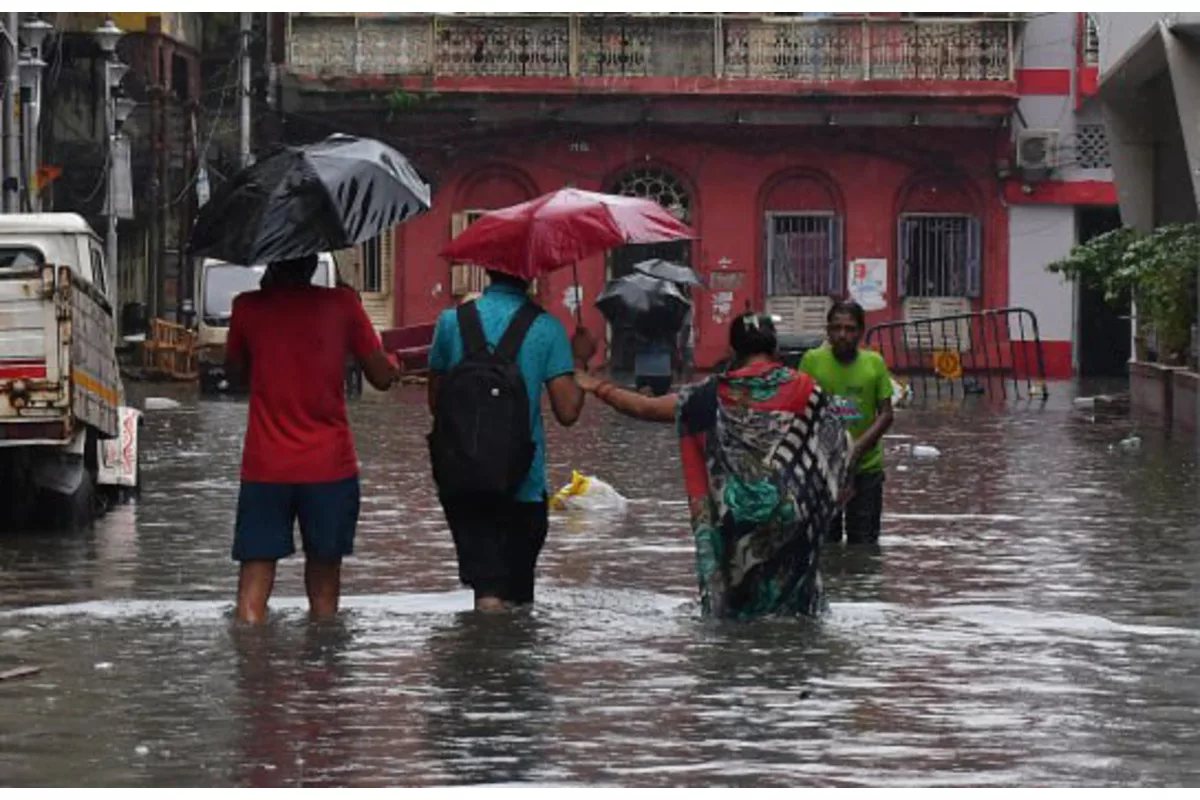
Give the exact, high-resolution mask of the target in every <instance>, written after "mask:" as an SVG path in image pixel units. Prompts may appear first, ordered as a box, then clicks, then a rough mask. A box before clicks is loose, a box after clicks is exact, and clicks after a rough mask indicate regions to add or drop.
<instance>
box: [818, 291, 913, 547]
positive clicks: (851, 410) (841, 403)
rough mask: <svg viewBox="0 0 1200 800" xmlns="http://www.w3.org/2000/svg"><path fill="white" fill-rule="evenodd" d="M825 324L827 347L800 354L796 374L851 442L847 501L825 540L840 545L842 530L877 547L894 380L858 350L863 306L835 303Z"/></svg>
mask: <svg viewBox="0 0 1200 800" xmlns="http://www.w3.org/2000/svg"><path fill="white" fill-rule="evenodd" d="M827 323H828V324H827V327H826V336H827V337H828V341H827V342H826V343H825V344H823V345H822V346H821V347H819V348H817V349H815V350H809V351H808V352H807V353H805V354H804V358H803V359H802V360H801V361H800V371H801V372H805V373H807V374H808V375H810V376H812V378H813V380H815V381H816V382H817V384H818V385H819V386H820V387H821V389H822V390H823V391H825V392H826V393H828V394H829V395H830V398H831V400H832V402H833V408H834V413H835V414H836V415H837V416H838V417H840V418H841V420H842V423H843V424H844V425H845V426H846V430H848V431H849V432H850V436H851V437H852V438H853V439H854V449H853V450H852V451H851V453H850V463H851V465H852V466H851V470H852V473H853V476H854V477H853V479H852V481H851V483H850V484H849V486H848V487H847V492H846V493H847V495H848V497H849V499H848V501H847V502H846V506H845V510H844V512H843V514H842V515H839V516H838V517H837V518H835V519H834V521H833V524H832V525H831V526H830V529H829V538H830V539H831V540H833V541H841V539H842V531H843V527H844V529H845V535H846V540H847V541H849V542H875V541H878V539H879V528H880V518H881V517H882V515H883V434H884V433H886V432H887V429H888V428H890V427H891V426H892V419H893V414H892V378H891V376H890V375H889V374H888V368H887V364H886V363H885V362H884V360H883V356H881V355H879V353H876V352H875V351H873V350H860V349H859V347H858V345H859V342H860V341H861V340H862V336H863V333H864V329H865V327H866V325H865V315H864V313H863V309H862V306H860V305H859V304H858V303H855V302H854V301H852V300H847V301H841V302H837V303H834V305H833V307H832V308H831V309H829V316H828V318H827ZM843 516H844V518H845V521H844V526H843Z"/></svg>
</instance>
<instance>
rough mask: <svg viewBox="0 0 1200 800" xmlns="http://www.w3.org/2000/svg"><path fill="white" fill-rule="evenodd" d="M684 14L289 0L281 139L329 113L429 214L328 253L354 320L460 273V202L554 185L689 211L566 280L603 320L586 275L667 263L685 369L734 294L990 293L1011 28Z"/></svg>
mask: <svg viewBox="0 0 1200 800" xmlns="http://www.w3.org/2000/svg"><path fill="white" fill-rule="evenodd" d="M688 17H691V18H694V19H687V20H684V21H680V20H679V19H678V15H664V16H662V17H656V18H655V17H650V18H638V19H636V20H635V19H629V20H622V18H620V17H614V16H613V15H605V17H604V18H603V19H602V20H601V21H599V22H597V21H596V20H594V19H591V18H590V17H585V16H576V15H559V16H557V17H538V18H528V17H525V18H511V17H508V16H507V15H489V16H487V18H469V19H464V18H461V16H459V15H456V16H455V17H454V18H452V19H446V18H438V17H434V16H431V15H358V16H353V15H336V16H334V17H330V16H325V17H313V16H311V15H292V19H291V20H290V23H289V46H288V62H287V64H286V69H285V80H284V83H285V93H284V107H285V110H288V111H289V114H290V115H291V116H290V117H289V127H290V130H291V133H292V135H294V136H296V137H297V138H305V137H307V138H311V137H312V136H313V135H314V134H318V133H325V132H328V130H325V131H322V130H320V123H321V122H324V124H325V125H326V126H327V127H328V126H329V125H330V121H331V120H337V122H338V124H340V126H341V128H342V129H349V130H351V131H352V132H359V133H364V134H367V135H376V136H379V137H380V138H383V139H385V140H389V141H392V142H394V143H396V144H397V146H398V147H400V149H402V150H403V151H405V152H406V153H407V154H408V155H409V156H410V157H411V158H413V159H414V161H416V163H417V164H418V166H419V167H420V168H421V169H422V171H423V172H425V173H426V174H427V175H428V176H429V177H430V178H431V180H432V182H433V183H434V187H435V197H434V207H433V209H432V210H431V211H430V212H429V213H427V214H426V215H424V216H422V217H420V218H418V219H415V220H413V221H411V222H409V223H407V224H405V225H403V226H401V227H400V228H398V229H396V231H395V232H394V233H393V235H392V236H391V237H388V240H387V241H384V242H382V243H378V244H375V243H373V244H371V245H369V246H367V247H366V248H363V249H361V250H360V252H358V253H355V254H351V256H350V257H349V258H348V259H346V261H345V263H347V264H349V267H348V269H349V270H350V271H351V272H354V273H356V274H358V275H359V277H360V279H361V278H362V277H363V276H364V275H365V277H366V280H367V282H368V283H371V282H374V284H373V285H370V286H366V287H365V288H366V289H367V291H366V296H367V297H368V302H371V298H372V296H373V295H374V296H375V299H374V301H375V302H376V304H377V305H376V306H375V310H376V321H377V323H378V324H380V325H413V324H419V323H424V322H428V321H431V320H432V319H434V318H435V317H436V315H437V314H438V313H439V312H440V311H442V310H443V309H445V308H447V307H448V306H450V305H451V304H453V303H454V302H455V301H456V299H457V297H458V296H460V295H461V294H463V293H465V292H467V291H469V290H471V289H474V288H477V285H478V277H477V275H475V274H473V272H472V270H471V269H470V268H469V267H466V266H464V265H452V264H449V263H447V262H446V261H445V260H444V259H442V258H440V257H439V255H438V253H439V251H440V250H441V249H442V248H443V247H444V246H445V244H446V243H447V242H448V241H449V240H450V238H451V237H452V236H454V235H456V234H457V233H458V232H460V231H461V230H462V229H463V227H464V226H465V225H466V224H469V221H470V220H471V219H472V217H473V215H475V214H478V213H480V212H482V211H486V210H488V209H491V208H497V207H501V206H505V205H511V204H513V203H518V202H521V201H523V200H527V199H530V198H532V197H535V196H537V195H538V194H541V193H544V192H548V191H552V190H554V189H557V188H560V187H563V186H568V185H570V186H576V187H578V188H583V189H591V190H598V191H606V192H620V193H629V194H639V195H644V196H650V197H652V198H653V199H655V200H658V201H659V202H660V203H661V204H662V205H664V206H665V207H667V208H668V209H670V210H672V211H673V212H674V213H676V214H677V215H679V216H680V217H682V218H684V219H686V220H687V221H688V222H689V223H690V224H692V225H693V226H694V227H695V229H696V231H697V233H698V234H699V237H700V239H699V241H698V242H696V243H694V244H692V245H690V246H686V245H685V246H668V247H665V248H658V249H657V250H650V249H638V248H625V249H624V250H623V251H616V252H614V253H610V254H609V255H607V256H600V257H596V258H593V259H590V260H589V261H587V262H586V263H581V264H580V265H579V270H578V274H579V279H580V284H581V289H582V305H583V319H584V323H585V324H587V325H588V326H589V327H591V328H592V329H593V330H597V331H602V330H605V325H604V322H603V320H602V319H601V317H600V315H599V314H598V312H596V310H595V309H594V308H593V306H592V301H594V299H595V297H596V295H597V294H598V293H599V291H600V290H601V289H602V287H603V286H604V284H605V282H606V280H608V279H609V278H611V277H613V276H614V275H616V274H620V273H622V272H623V271H624V270H626V269H628V268H629V266H630V265H631V264H632V263H633V262H634V261H636V260H638V259H640V258H642V257H647V256H650V255H656V256H666V257H670V258H673V259H676V260H680V261H685V262H687V263H690V264H691V265H692V266H693V267H694V268H695V269H697V270H698V271H699V272H700V273H701V274H702V275H703V277H704V278H705V280H706V282H707V283H708V286H709V288H708V290H705V291H701V292H699V293H698V294H697V296H696V328H697V342H696V361H697V364H698V366H700V367H707V366H710V365H712V364H714V363H716V362H717V361H719V360H720V359H721V358H723V357H724V355H725V353H726V342H727V324H728V321H729V319H730V318H731V317H732V316H734V315H736V314H737V313H740V312H741V311H742V310H744V309H749V308H771V309H772V310H773V311H774V312H775V313H779V314H780V315H781V316H782V317H784V323H783V324H784V326H785V327H786V328H788V329H791V330H795V331H796V332H801V331H811V330H818V331H819V330H820V328H821V327H822V325H823V318H824V309H825V307H827V304H828V302H830V300H831V298H835V297H841V296H845V295H846V293H847V290H848V285H847V282H848V280H849V278H850V272H849V270H848V265H851V264H853V263H855V262H860V261H862V260H867V261H869V262H871V263H872V264H873V265H874V267H875V268H876V269H878V270H880V271H881V272H880V274H881V275H883V276H885V284H886V285H885V287H884V299H885V303H886V307H885V308H882V309H880V310H877V311H873V312H872V313H871V314H870V316H869V323H870V324H874V323H877V322H883V321H889V320H894V319H903V318H905V317H910V318H911V317H919V316H922V315H930V314H936V313H938V311H939V309H940V310H941V311H942V312H943V313H952V312H956V311H959V310H969V309H983V308H997V307H1003V306H1006V305H1007V304H1008V302H1009V287H1010V283H1009V274H1008V261H1009V244H1010V237H1009V230H1008V212H1007V205H1006V202H1005V189H1004V181H1005V178H1006V177H1007V174H1006V172H1005V170H1004V165H1005V163H1006V159H1008V158H1009V153H1010V152H1011V138H1012V137H1011V132H1010V131H1009V130H1008V125H1009V120H1010V117H1011V115H1012V113H1013V110H1014V108H1015V106H1016V103H1017V100H1018V96H1019V95H1018V89H1017V75H1016V70H1015V69H1014V65H1013V57H1012V53H1013V48H1014V46H1015V45H1014V39H1015V36H1016V35H1017V33H1018V31H1019V25H1018V23H1017V22H1015V21H1013V20H1007V19H999V20H998V19H978V18H968V17H964V18H963V19H961V20H957V21H952V22H946V21H944V20H943V21H940V22H938V23H936V24H934V23H927V22H923V21H920V20H916V19H897V18H896V17H895V15H888V16H886V17H883V18H880V17H843V16H840V15H839V17H838V18H836V19H834V20H829V19H815V20H814V19H807V18H795V17H789V18H785V19H782V20H766V21H764V18H762V17H758V16H755V17H748V16H747V17H742V16H740V15H707V16H705V15H688ZM597 26H599V28H597ZM339 37H340V38H339ZM339 41H340V42H342V43H343V44H344V45H345V46H346V48H347V49H346V50H345V51H344V52H343V51H342V50H341V49H340V48H335V47H334V44H335V43H337V42H339ZM345 53H348V54H349V55H345ZM381 97H382V98H384V100H383V101H381V100H380V98H381ZM381 107H385V108H386V109H387V110H386V111H383V110H381ZM572 286H573V277H572V272H571V270H570V269H567V270H563V271H560V272H559V273H556V274H554V275H552V276H550V277H549V278H548V279H547V280H544V281H541V282H539V285H538V293H539V297H540V299H541V302H542V303H543V305H544V306H545V307H546V308H547V309H550V310H551V311H553V312H554V313H556V314H557V315H559V316H560V317H561V318H562V319H563V320H564V322H568V323H569V322H570V320H572V319H573V316H574V315H573V313H572V311H573V303H574V301H575V299H576V296H575V293H574V292H573V290H572ZM372 289H378V291H375V292H373V291H371V290H372ZM609 333H610V336H609V338H610V341H611V342H612V343H613V347H614V350H618V351H619V350H620V349H621V347H622V345H621V339H620V335H619V332H612V331H610V332H609ZM611 355H612V358H613V360H614V363H618V364H619V363H620V362H623V361H626V360H627V359H628V354H627V353H624V354H623V353H621V352H614V353H612V354H611Z"/></svg>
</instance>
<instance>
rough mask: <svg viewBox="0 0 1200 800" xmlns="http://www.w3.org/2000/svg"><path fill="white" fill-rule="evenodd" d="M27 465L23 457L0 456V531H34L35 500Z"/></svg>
mask: <svg viewBox="0 0 1200 800" xmlns="http://www.w3.org/2000/svg"><path fill="white" fill-rule="evenodd" d="M30 473H31V468H30V462H29V459H28V458H27V457H26V454H25V453H20V452H15V451H14V452H10V453H3V454H0V507H2V508H4V514H3V515H0V531H3V532H6V533H18V532H22V531H28V530H30V529H31V528H33V526H34V523H35V522H36V521H37V509H38V498H37V491H36V489H35V487H34V485H33V482H32V481H31V480H30V479H29V476H30Z"/></svg>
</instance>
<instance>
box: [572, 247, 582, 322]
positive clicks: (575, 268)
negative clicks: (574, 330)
mask: <svg viewBox="0 0 1200 800" xmlns="http://www.w3.org/2000/svg"><path fill="white" fill-rule="evenodd" d="M571 275H572V277H573V278H574V279H575V325H576V326H577V327H579V328H582V327H583V290H582V289H581V288H580V286H579V262H578V261H572V262H571Z"/></svg>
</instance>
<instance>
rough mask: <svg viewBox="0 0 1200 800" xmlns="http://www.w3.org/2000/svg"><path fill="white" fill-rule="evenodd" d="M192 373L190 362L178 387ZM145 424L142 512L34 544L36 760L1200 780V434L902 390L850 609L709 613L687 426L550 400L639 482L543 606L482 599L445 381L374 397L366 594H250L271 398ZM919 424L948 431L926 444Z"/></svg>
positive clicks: (24, 639) (558, 544) (841, 591)
mask: <svg viewBox="0 0 1200 800" xmlns="http://www.w3.org/2000/svg"><path fill="white" fill-rule="evenodd" d="M155 391H156V392H161V391H162V390H161V388H156V389H155ZM182 400H183V401H184V404H183V406H182V407H181V408H179V409H175V410H171V411H164V412H155V413H152V414H148V415H147V417H146V421H145V424H146V428H145V433H146V440H147V452H146V456H145V459H144V463H143V476H144V477H145V480H146V487H145V489H144V492H143V497H142V500H141V502H140V504H139V505H138V506H136V507H132V508H127V509H122V510H120V512H119V513H117V514H113V515H110V516H109V517H108V518H106V519H105V520H103V521H102V522H101V523H100V524H99V525H98V526H97V527H96V529H95V530H94V531H91V532H87V533H81V534H55V533H50V534H38V535H20V536H6V537H4V538H0V669H3V668H6V667H9V666H18V665H22V664H35V665H39V666H42V667H43V671H42V672H41V673H40V674H39V675H37V676H34V677H29V678H22V679H20V680H16V681H10V682H5V683H0V784H2V785H15V786H27V785H40V784H51V785H53V784H60V783H61V784H64V785H66V784H70V785H120V786H125V785H130V786H146V785H152V786H168V785H196V784H201V785H239V786H292V785H312V786H329V785H347V786H376V785H397V784H399V785H408V784H469V783H470V784H474V783H491V784H497V783H501V784H512V783H521V784H531V783H532V784H545V783H568V784H606V785H607V784H620V785H644V786H672V785H696V784H710V785H728V786H740V785H756V786H757V785H762V786H796V785H810V784H822V785H826V784H828V785H856V784H887V785H922V784H935V785H938V784H945V785H965V784H969V785H1012V784H1029V783H1036V784H1041V785H1064V784H1077V783H1081V782H1087V783H1094V784H1105V785H1109V784H1118V785H1119V784H1131V783H1136V784H1144V785H1172V784H1183V783H1194V782H1196V780H1198V779H1200V766H1198V765H1200V737H1197V735H1196V731H1197V730H1200V709H1198V708H1197V706H1196V704H1195V702H1194V700H1195V697H1196V696H1197V695H1198V694H1200V673H1197V671H1196V670H1195V664H1196V662H1197V659H1198V658H1200V625H1198V624H1197V620H1198V619H1200V594H1198V593H1197V592H1196V591H1195V576H1196V575H1197V574H1200V524H1198V521H1200V480H1198V478H1197V464H1196V456H1195V450H1194V448H1193V447H1192V445H1191V444H1190V443H1187V442H1178V441H1168V440H1165V439H1163V438H1161V437H1157V436H1154V435H1151V434H1150V433H1148V432H1146V431H1143V432H1142V433H1143V445H1142V448H1141V450H1140V451H1138V452H1136V453H1124V452H1120V451H1115V450H1110V449H1109V445H1110V444H1112V443H1114V442H1116V441H1118V440H1120V439H1121V438H1123V437H1124V436H1125V435H1127V434H1128V433H1129V432H1130V430H1131V424H1130V423H1129V422H1128V421H1127V420H1124V419H1120V418H1095V419H1093V418H1092V417H1090V416H1088V415H1086V414H1081V413H1079V412H1076V411H1073V410H1072V409H1071V405H1070V397H1069V394H1067V393H1065V392H1064V391H1063V387H1052V388H1051V399H1050V402H1048V403H1046V404H1045V405H1044V406H1043V405H1041V404H1040V403H1039V404H1036V406H1027V407H1020V406H1017V405H1014V404H1008V405H1006V406H1004V407H1003V408H1001V407H999V406H997V405H991V406H989V405H988V404H986V403H975V404H974V405H970V404H968V406H966V407H963V406H961V405H960V406H958V407H956V408H954V409H947V410H941V411H916V410H913V411H906V412H902V413H901V415H900V417H899V420H898V423H897V426H896V429H895V431H894V434H895V436H896V437H911V438H908V439H904V438H891V439H889V440H888V441H887V443H886V444H887V448H888V454H887V463H888V480H887V483H886V485H885V498H886V500H885V503H886V505H885V514H884V532H883V536H882V538H881V540H880V542H879V543H878V545H876V546H873V547H864V546H858V545H855V546H851V545H845V544H843V545H834V546H830V547H827V548H826V551H825V556H826V557H825V569H824V572H825V583H826V588H827V594H828V596H829V598H830V601H831V609H830V613H829V614H828V616H827V618H825V619H824V620H822V621H820V622H818V623H809V622H803V621H795V620H764V621H760V622H756V623H752V624H717V623H710V622H706V621H703V620H700V619H699V617H698V615H697V613H696V606H695V603H694V593H695V578H694V571H693V556H692V549H691V543H690V535H689V532H688V527H687V520H686V509H685V507H684V504H683V489H682V481H681V479H680V474H679V466H678V461H677V456H676V452H677V448H676V444H675V442H674V440H673V435H672V432H671V430H670V428H669V426H663V427H660V426H653V425H647V424H643V423H637V422H634V421H630V420H625V419H621V418H618V417H616V416H615V415H612V414H608V413H605V412H603V411H601V410H599V409H596V408H589V409H587V410H586V411H585V417H584V420H583V422H582V424H581V425H579V426H577V427H576V428H573V429H570V430H565V431H564V430H561V429H557V428H554V427H553V426H552V427H551V430H550V471H551V482H552V484H554V485H555V486H557V485H561V484H562V483H566V482H567V481H568V480H569V478H570V472H571V470H572V469H581V470H584V471H587V472H590V473H592V474H597V475H599V476H600V477H602V478H604V479H605V480H607V481H609V482H610V483H612V484H613V485H614V486H616V487H617V488H618V489H619V490H620V491H622V492H623V493H624V494H625V495H626V496H627V497H629V498H630V500H631V503H630V510H629V513H628V515H626V516H624V517H619V518H582V517H577V516H576V517H572V516H568V515H562V516H556V517H555V519H554V521H553V523H552V529H551V534H550V538H549V540H548V542H547V546H546V550H545V552H544V555H543V558H542V565H541V571H540V579H539V602H538V605H537V607H536V608H535V609H534V610H533V611H532V612H531V613H528V614H521V615H517V616H513V617H500V618H495V617H482V616H478V615H475V614H473V613H468V612H467V610H468V609H469V608H470V605H471V601H470V594H469V592H466V591H462V590H461V589H460V587H458V585H457V580H456V577H457V576H456V568H455V562H454V551H453V546H452V544H451V542H450V536H449V532H448V531H447V530H446V528H445V523H444V520H443V519H442V517H441V513H440V510H439V509H438V505H437V501H436V498H434V497H433V495H432V492H431V491H430V482H429V477H428V470H427V466H426V464H427V460H426V457H425V444H424V439H423V437H424V434H425V432H426V430H427V427H428V420H427V415H426V412H425V409H424V406H423V397H422V395H421V393H420V391H419V390H406V391H404V392H401V393H399V394H397V395H392V396H389V397H386V398H381V397H368V398H365V399H364V400H363V401H362V402H360V403H356V404H354V405H353V407H352V409H351V421H352V425H353V426H354V427H355V431H356V435H357V440H358V445H359V454H360V459H361V461H362V473H363V482H364V487H365V488H364V504H363V516H362V522H361V525H360V532H359V547H358V552H357V553H356V555H355V557H354V558H353V559H352V560H350V561H349V562H348V564H347V568H346V573H345V594H346V598H345V608H346V611H345V612H344V613H343V615H342V617H341V618H340V619H339V620H337V621H336V623H335V624H332V625H329V626H321V625H317V626H313V625H310V624H309V623H308V622H307V620H306V615H305V613H304V608H305V601H304V592H303V584H302V574H301V569H302V568H301V564H302V562H301V561H300V560H299V559H294V560H292V561H289V562H285V564H284V565H283V566H282V567H281V569H280V574H279V584H278V586H277V589H276V599H275V600H274V601H273V617H272V620H271V624H270V625H268V626H266V627H264V628H262V629H258V630H254V629H250V630H246V629H240V628H236V627H233V626H232V624H231V622H230V619H229V611H230V606H231V602H232V596H233V589H234V579H235V574H236V573H235V568H234V564H233V563H232V562H231V561H230V560H229V541H230V535H231V525H232V515H233V502H234V498H235V496H236V489H237V479H238V461H239V456H240V442H241V436H242V432H243V430H244V425H245V406H244V405H243V404H241V403H238V402H228V401H220V402H197V401H196V400H195V398H190V397H187V396H183V397H182ZM905 443H908V444H913V443H924V444H932V445H934V446H936V447H937V448H939V449H940V450H941V452H942V456H941V457H940V458H937V459H932V460H923V459H917V458H913V457H912V456H911V454H910V453H908V452H906V451H905V450H904V448H903V445H904V444H905Z"/></svg>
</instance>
